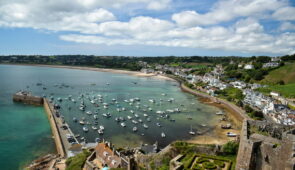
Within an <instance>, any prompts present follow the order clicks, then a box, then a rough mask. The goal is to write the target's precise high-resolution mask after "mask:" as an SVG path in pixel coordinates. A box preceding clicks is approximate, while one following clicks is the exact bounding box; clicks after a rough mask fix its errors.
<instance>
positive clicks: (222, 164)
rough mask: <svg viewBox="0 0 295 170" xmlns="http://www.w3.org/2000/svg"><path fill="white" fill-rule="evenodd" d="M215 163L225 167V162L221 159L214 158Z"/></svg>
mask: <svg viewBox="0 0 295 170" xmlns="http://www.w3.org/2000/svg"><path fill="white" fill-rule="evenodd" d="M214 163H215V164H216V165H217V166H218V167H219V168H224V167H225V163H224V162H222V161H219V160H214Z"/></svg>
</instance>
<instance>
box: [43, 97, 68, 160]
mask: <svg viewBox="0 0 295 170" xmlns="http://www.w3.org/2000/svg"><path fill="white" fill-rule="evenodd" d="M43 106H44V109H45V112H46V114H47V118H48V121H49V123H50V127H51V131H52V134H53V137H54V142H55V145H56V150H57V153H58V154H59V155H60V157H65V155H66V153H65V147H64V144H63V142H62V139H61V134H60V132H59V127H58V126H57V122H56V119H55V116H54V111H53V110H52V107H51V106H50V104H49V103H48V101H47V99H44V105H43Z"/></svg>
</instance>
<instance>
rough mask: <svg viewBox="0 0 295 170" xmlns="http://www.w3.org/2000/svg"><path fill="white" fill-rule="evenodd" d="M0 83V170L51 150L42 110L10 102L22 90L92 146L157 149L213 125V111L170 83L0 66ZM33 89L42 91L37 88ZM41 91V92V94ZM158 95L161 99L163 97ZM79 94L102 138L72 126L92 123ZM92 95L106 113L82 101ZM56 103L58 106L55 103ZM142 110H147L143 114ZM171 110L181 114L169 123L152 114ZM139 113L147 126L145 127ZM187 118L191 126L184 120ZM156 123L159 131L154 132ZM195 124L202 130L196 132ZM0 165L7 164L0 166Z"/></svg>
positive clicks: (95, 73)
mask: <svg viewBox="0 0 295 170" xmlns="http://www.w3.org/2000/svg"><path fill="white" fill-rule="evenodd" d="M0 80H1V81H0V102H1V103H0V106H1V107H0V113H1V114H0V120H2V122H3V123H1V124H0V126H1V128H0V131H1V132H0V134H1V135H0V155H1V158H0V160H1V163H0V165H1V167H3V166H4V167H5V169H17V168H18V167H19V166H20V165H21V164H23V163H24V162H25V163H26V162H27V161H30V160H32V159H34V158H36V156H40V155H42V154H45V153H48V152H50V151H52V150H54V143H53V141H52V140H48V139H50V136H51V132H50V127H49V123H48V121H47V118H46V115H45V114H44V110H43V108H42V107H34V106H27V105H23V104H16V103H13V102H12V98H11V97H12V94H13V93H15V92H16V91H18V90H21V89H23V90H24V89H28V90H29V91H32V92H33V94H34V95H46V96H47V97H49V96H51V95H52V96H54V99H55V102H56V103H59V104H60V105H61V106H62V109H61V113H62V115H63V116H64V117H65V120H66V122H67V123H68V124H69V125H70V127H71V129H72V131H73V132H74V133H75V134H80V135H81V136H85V137H86V139H87V141H88V142H93V141H94V139H95V138H97V137H99V138H101V139H102V138H104V139H106V140H109V141H111V142H112V143H113V144H115V145H116V146H136V145H139V144H140V143H142V142H143V143H150V144H152V143H154V142H156V141H157V142H158V143H159V145H160V146H165V145H167V144H168V143H170V142H171V141H174V140H177V139H188V138H190V137H191V136H190V135H189V134H188V132H189V130H190V127H191V126H192V128H193V129H194V130H195V131H205V130H206V129H210V128H212V127H213V125H214V124H215V123H216V120H217V117H216V115H215V113H216V112H217V111H218V109H217V108H215V107H212V106H208V105H205V104H202V103H200V102H198V101H197V100H196V98H195V97H194V96H192V95H190V94H187V93H183V92H181V90H180V88H179V87H178V84H177V83H176V82H174V81H170V80H162V79H156V78H150V77H135V76H129V75H125V74H115V73H109V72H95V71H85V70H72V69H62V68H47V67H33V66H10V65H0ZM134 82H136V83H134ZM37 83H42V84H43V85H42V86H37V85H36V84H37ZM107 83H109V85H107ZM61 84H64V85H68V86H61ZM27 86H28V87H27ZM43 87H46V90H44V89H43ZM163 93H165V94H167V95H166V96H163V95H162V94H163ZM80 94H84V101H85V104H86V106H87V107H86V111H92V112H94V111H98V118H99V119H98V122H99V125H103V126H104V127H105V133H104V135H103V136H100V135H99V134H98V133H97V131H94V130H92V129H91V126H92V125H88V128H89V132H88V133H84V132H83V130H82V125H79V123H74V122H73V121H72V118H73V117H76V118H78V119H79V120H80V119H81V118H82V117H85V119H86V121H89V122H90V123H93V122H94V119H93V115H91V116H89V115H87V114H86V113H85V112H82V111H80V110H79V105H80V101H81V100H80V99H78V97H79V96H80ZM98 94H100V95H102V96H103V102H106V103H108V104H109V108H108V109H104V108H103V107H102V103H98V102H97V103H98V104H99V107H95V106H94V105H93V104H92V103H90V100H89V99H87V97H89V98H90V99H93V98H94V97H96V98H98V97H97V95H98ZM69 95H72V98H73V99H75V100H76V101H77V102H76V103H73V102H72V101H70V100H67V99H66V98H67V97H68V96H69ZM58 97H60V98H62V99H63V101H62V102H57V101H56V99H57V98H58ZM135 97H138V98H140V104H136V102H135V103H134V104H133V105H130V104H129V103H126V102H124V100H128V99H130V98H135ZM169 98H174V101H173V102H168V101H167V100H168V99H169ZM112 99H116V100H117V101H118V102H119V103H118V104H114V103H113V102H112ZM149 99H154V100H155V103H151V102H150V101H149ZM161 99H162V101H161ZM136 105H140V109H137V108H136V107H135V106H136ZM144 105H147V106H148V107H150V108H152V109H153V110H152V111H147V112H144V111H143V109H144V108H145V107H144ZM69 107H71V109H70V110H69V109H68V108H69ZM117 107H125V108H126V110H127V111H122V112H118V111H117V110H116V109H117ZM175 108H179V109H180V110H181V112H180V113H169V116H170V118H169V119H164V118H161V117H160V114H157V113H155V112H156V111H158V110H161V111H166V110H167V109H175ZM130 110H134V112H135V113H136V114H138V115H139V117H140V119H142V120H143V122H144V123H145V124H147V125H148V126H149V128H148V129H144V128H143V127H142V124H140V123H139V124H137V125H134V124H133V123H131V121H130V120H128V119H127V115H130V116H132V117H134V115H133V114H132V113H131V112H130ZM107 112H109V113H111V115H112V117H111V118H109V119H106V118H104V117H103V116H101V114H102V113H107ZM166 112H167V111H166ZM144 113H146V114H147V115H148V117H149V118H150V119H151V122H147V121H146V118H145V117H144V116H143V114H144ZM120 116H121V117H125V118H126V122H125V123H126V127H125V128H123V127H121V126H120V125H119V124H118V123H117V122H115V120H114V119H115V117H120ZM188 117H191V118H192V120H188ZM134 119H135V118H134ZM137 119H139V118H137ZM170 119H175V122H171V121H170ZM156 122H159V123H160V124H161V125H162V126H163V127H161V128H160V127H158V126H156ZM201 124H206V125H207V126H206V127H202V126H201ZM134 126H137V127H138V132H136V133H134V132H132V128H133V127H134ZM161 132H164V133H165V134H166V137H165V138H162V137H161ZM142 134H144V136H142ZM2 160H7V161H5V162H2ZM15 162H18V164H16V163H15ZM6 167H7V168H6Z"/></svg>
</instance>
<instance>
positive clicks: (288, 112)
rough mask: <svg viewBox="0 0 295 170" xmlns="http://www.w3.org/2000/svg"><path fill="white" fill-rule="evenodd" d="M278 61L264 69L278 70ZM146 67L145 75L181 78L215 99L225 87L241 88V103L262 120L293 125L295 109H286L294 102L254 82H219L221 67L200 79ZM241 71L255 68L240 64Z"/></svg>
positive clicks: (159, 67) (173, 70) (184, 70)
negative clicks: (259, 114)
mask: <svg viewBox="0 0 295 170" xmlns="http://www.w3.org/2000/svg"><path fill="white" fill-rule="evenodd" d="M279 62H280V59H279V58H272V60H271V62H268V63H265V64H264V65H263V67H264V68H267V67H268V68H269V67H278V65H279ZM141 64H142V65H144V66H145V67H146V68H143V69H141V72H143V73H146V74H165V73H166V72H171V74H172V75H175V76H177V77H180V78H181V79H182V80H183V81H184V82H187V83H189V84H192V85H193V86H194V87H195V88H196V89H197V90H199V91H201V92H204V93H206V94H209V95H210V96H214V97H218V94H216V93H215V92H216V91H218V90H224V89H226V88H228V87H233V88H237V89H240V90H241V91H242V92H243V95H244V99H243V104H244V105H249V106H250V107H251V108H252V109H254V110H257V111H260V112H262V113H263V115H264V116H265V118H267V119H268V120H271V121H273V122H275V123H278V124H284V125H290V126H292V125H295V110H292V109H290V107H289V106H293V107H294V106H295V104H294V102H293V101H291V100H289V99H287V98H284V97H283V96H281V95H280V94H279V93H278V92H270V93H269V94H263V93H261V92H259V91H256V89H258V88H261V87H264V86H266V85H261V84H257V83H253V84H251V83H245V82H243V81H241V80H232V81H229V82H224V81H222V80H221V77H222V76H223V73H224V69H223V67H222V65H216V67H215V68H214V69H213V71H211V72H209V73H206V74H204V75H203V76H200V75H194V74H188V72H190V71H191V70H192V69H190V68H181V67H171V66H168V65H156V66H155V68H149V65H148V64H147V63H144V62H143V63H141ZM239 67H240V68H243V69H245V70H251V69H254V66H253V65H251V64H244V65H243V64H239ZM200 82H202V83H204V84H205V86H204V85H203V86H198V83H200Z"/></svg>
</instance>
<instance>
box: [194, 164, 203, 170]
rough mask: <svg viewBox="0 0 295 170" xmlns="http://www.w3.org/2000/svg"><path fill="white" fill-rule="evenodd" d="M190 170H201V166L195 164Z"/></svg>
mask: <svg viewBox="0 0 295 170" xmlns="http://www.w3.org/2000/svg"><path fill="white" fill-rule="evenodd" d="M192 169H194V170H203V168H202V166H201V165H199V164H195V165H194V167H193V168H192Z"/></svg>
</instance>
